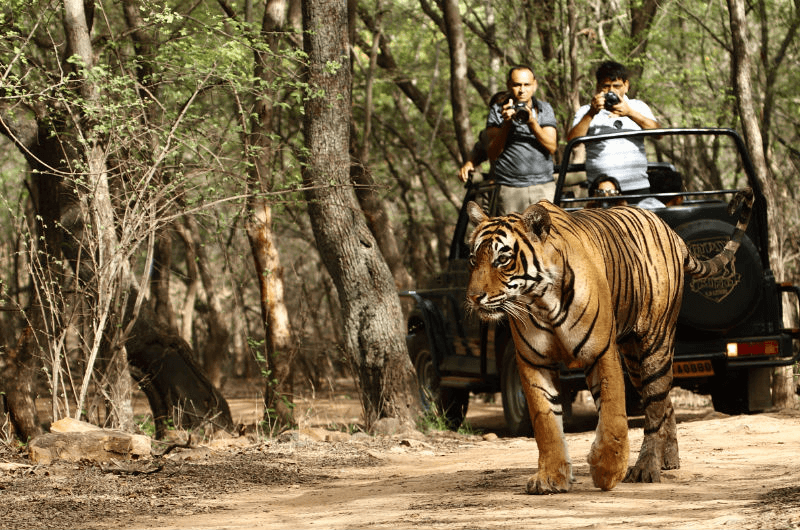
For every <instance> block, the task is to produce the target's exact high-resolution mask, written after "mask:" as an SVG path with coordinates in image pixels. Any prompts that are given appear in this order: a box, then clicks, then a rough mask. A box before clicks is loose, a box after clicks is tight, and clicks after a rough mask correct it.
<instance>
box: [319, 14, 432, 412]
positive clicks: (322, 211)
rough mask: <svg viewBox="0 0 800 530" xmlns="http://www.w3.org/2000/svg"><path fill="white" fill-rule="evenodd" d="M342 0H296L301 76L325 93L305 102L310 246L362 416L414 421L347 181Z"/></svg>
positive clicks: (388, 300)
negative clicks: (336, 316) (329, 291)
mask: <svg viewBox="0 0 800 530" xmlns="http://www.w3.org/2000/svg"><path fill="white" fill-rule="evenodd" d="M345 28H347V9H346V2H345V0H306V1H304V2H303V31H304V35H305V37H304V41H303V43H304V44H303V47H304V49H305V51H306V53H307V54H308V57H309V67H308V72H307V81H308V83H309V84H310V85H311V86H312V87H314V88H315V89H321V90H323V91H324V93H325V97H324V98H315V99H311V100H309V101H308V102H307V103H306V113H305V118H304V121H303V132H304V135H305V145H306V147H307V149H308V156H307V159H306V160H304V164H303V181H304V183H305V185H306V187H307V191H306V197H307V198H308V201H309V202H308V212H309V216H310V217H311V224H312V227H313V229H314V237H315V239H316V243H317V249H318V250H319V253H320V256H321V257H322V259H323V261H324V263H325V266H326V268H327V270H328V272H329V273H330V275H331V277H332V278H333V281H334V283H335V285H336V289H337V292H338V294H339V303H340V305H341V306H342V314H343V318H344V336H345V348H346V353H347V355H348V358H349V360H350V362H351V364H352V366H353V368H354V370H355V372H356V374H357V376H358V381H359V383H360V386H361V401H362V406H363V408H364V416H365V418H364V419H365V422H366V424H367V426H368V427H370V426H371V425H372V424H373V423H374V422H375V421H376V420H377V419H379V418H381V417H396V418H398V419H400V420H401V421H402V422H405V423H409V424H413V421H414V420H415V419H416V417H417V415H418V413H419V411H420V410H421V409H420V403H419V400H418V392H417V388H416V379H415V377H414V371H413V367H412V366H411V361H410V359H409V358H408V351H407V348H406V345H405V330H404V329H403V325H402V314H401V311H400V301H399V298H398V296H397V293H396V291H395V287H394V282H393V281H392V276H391V274H390V272H389V268H388V267H387V265H386V262H385V261H384V260H383V256H381V254H380V252H379V250H378V247H377V244H376V242H375V239H374V238H373V237H372V234H371V233H370V231H369V229H368V228H367V226H366V223H365V222H364V218H363V216H362V215H361V213H360V210H359V209H358V208H357V207H356V201H355V198H354V197H353V187H352V185H351V184H350V179H349V174H350V157H349V156H348V152H349V151H348V133H349V127H348V124H349V123H350V65H349V53H348V42H347V33H346V32H345Z"/></svg>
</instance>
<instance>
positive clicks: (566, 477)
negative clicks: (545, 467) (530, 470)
mask: <svg viewBox="0 0 800 530" xmlns="http://www.w3.org/2000/svg"><path fill="white" fill-rule="evenodd" d="M570 475H571V472H567V473H563V472H556V473H546V472H543V471H539V472H538V473H536V474H535V475H533V476H532V477H531V478H530V479H529V480H528V487H527V491H528V494H529V495H552V494H553V493H567V492H568V491H569V489H570V487H571V486H572V482H571V481H570Z"/></svg>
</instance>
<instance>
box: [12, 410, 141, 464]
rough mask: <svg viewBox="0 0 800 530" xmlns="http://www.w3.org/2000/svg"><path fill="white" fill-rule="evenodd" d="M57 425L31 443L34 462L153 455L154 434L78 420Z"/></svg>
mask: <svg viewBox="0 0 800 530" xmlns="http://www.w3.org/2000/svg"><path fill="white" fill-rule="evenodd" d="M53 426H56V432H49V433H45V434H42V435H39V436H37V437H35V438H34V439H33V440H31V441H30V443H29V444H28V453H29V455H30V459H31V462H33V463H34V464H51V463H52V462H54V461H56V460H65V461H67V462H79V461H81V460H89V461H91V462H101V463H102V462H111V461H112V460H126V459H136V458H143V457H149V456H150V455H151V448H150V438H148V437H147V436H144V435H141V434H129V433H125V432H121V431H113V430H109V429H101V428H99V427H96V426H93V425H90V424H87V423H85V422H80V421H77V420H68V421H64V420H59V421H57V422H54V423H53V424H52V425H51V429H52V427H53ZM59 429H62V431H59ZM63 429H66V430H63Z"/></svg>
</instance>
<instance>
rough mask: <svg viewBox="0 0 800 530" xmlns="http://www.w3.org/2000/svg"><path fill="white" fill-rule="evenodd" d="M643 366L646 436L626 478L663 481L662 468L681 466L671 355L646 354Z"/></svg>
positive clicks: (638, 480) (643, 357) (642, 389)
mask: <svg viewBox="0 0 800 530" xmlns="http://www.w3.org/2000/svg"><path fill="white" fill-rule="evenodd" d="M627 354H628V352H626V360H627V358H628V356H627ZM629 368H630V364H629ZM640 369H641V372H640V376H641V379H640V381H641V385H642V388H641V394H642V403H643V406H644V440H643V441H642V448H641V450H640V451H639V458H637V460H636V463H635V464H634V465H633V467H631V468H630V469H629V470H628V473H627V474H626V476H625V480H624V482H661V470H662V469H677V468H678V467H680V458H679V456H678V438H677V426H676V424H675V410H674V409H673V407H672V401H671V400H670V397H669V391H670V389H671V387H672V356H671V355H659V354H657V353H651V354H650V355H647V354H644V355H643V356H642V363H641V367H640Z"/></svg>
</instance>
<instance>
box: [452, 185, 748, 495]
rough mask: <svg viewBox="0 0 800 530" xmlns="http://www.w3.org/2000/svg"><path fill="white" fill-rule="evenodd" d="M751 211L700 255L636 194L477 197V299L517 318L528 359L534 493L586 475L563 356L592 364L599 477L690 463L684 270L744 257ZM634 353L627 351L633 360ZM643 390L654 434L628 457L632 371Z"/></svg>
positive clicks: (713, 268) (652, 476)
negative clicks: (575, 464) (678, 339)
mask: <svg viewBox="0 0 800 530" xmlns="http://www.w3.org/2000/svg"><path fill="white" fill-rule="evenodd" d="M753 202H754V199H753V191H752V189H750V188H745V189H743V190H740V191H739V192H737V193H736V194H735V195H734V197H733V199H732V200H731V202H730V204H729V205H728V212H729V214H730V215H734V213H735V211H736V209H737V208H739V206H741V208H742V209H741V212H740V215H739V218H738V220H737V224H736V227H735V228H734V230H733V233H732V235H731V238H730V240H729V241H727V242H726V245H725V247H724V248H723V249H722V250H721V251H720V252H719V254H717V255H716V256H714V257H712V258H710V259H707V260H700V259H699V258H696V257H695V256H693V255H692V254H691V252H690V251H689V249H688V247H687V245H686V243H685V242H684V241H683V239H682V238H681V237H680V236H679V235H678V234H677V233H676V232H675V231H673V230H672V229H671V228H670V227H669V226H668V225H667V224H666V223H665V222H664V221H663V220H662V219H660V218H659V217H658V216H656V215H655V214H654V213H652V212H651V211H648V210H645V209H642V208H637V207H633V206H617V207H613V208H609V209H583V210H576V211H573V212H567V211H565V210H563V209H561V208H559V207H558V206H556V205H554V204H552V203H551V202H549V201H547V200H542V201H539V202H538V203H536V204H533V205H531V206H529V207H528V208H527V209H526V210H525V211H524V212H523V213H521V214H520V213H512V214H508V215H505V216H500V217H492V218H490V217H488V216H487V215H486V214H485V213H484V212H483V210H482V209H481V207H480V206H479V205H478V204H476V203H474V202H470V203H469V204H468V205H467V212H468V215H469V218H470V220H471V221H472V222H473V223H474V224H475V225H477V226H476V227H475V229H474V230H473V232H472V234H471V235H470V240H469V247H470V258H469V282H468V285H467V291H466V305H467V309H468V310H470V311H473V312H475V313H477V315H478V316H479V317H480V319H482V320H484V321H499V320H501V319H504V318H508V321H509V324H510V325H509V327H510V328H511V333H512V337H513V340H514V345H515V347H516V351H517V355H516V361H517V367H518V369H519V375H520V379H521V381H522V386H523V390H524V393H525V398H526V400H527V402H528V410H529V413H530V416H531V421H532V423H533V428H534V437H535V439H536V443H537V446H538V449H539V459H538V469H537V472H536V473H535V474H534V475H533V476H531V477H530V479H529V480H528V483H527V488H526V489H527V492H528V493H529V494H551V493H564V492H567V491H569V490H570V488H571V484H572V482H573V481H574V477H573V472H572V462H571V460H570V458H569V454H568V451H567V444H566V439H565V437H564V432H563V425H562V416H561V414H562V409H561V401H560V399H559V391H558V374H559V364H560V363H564V364H565V365H568V366H569V365H573V366H580V367H581V368H582V369H583V371H584V374H585V377H586V383H587V387H588V388H589V390H590V392H591V393H592V396H593V397H594V401H595V405H596V408H597V411H598V423H597V428H596V431H595V439H594V441H593V443H592V447H591V449H590V451H589V455H588V457H587V460H588V463H589V467H590V474H591V477H592V482H593V484H594V486H595V487H598V488H600V489H601V490H604V491H607V490H611V489H613V488H614V487H615V486H616V485H617V484H618V483H619V482H620V481H621V480H623V481H625V482H660V481H661V470H665V469H677V468H679V467H680V458H679V454H678V440H677V428H676V424H675V412H674V409H673V407H672V402H671V401H670V398H669V391H670V388H671V386H672V360H673V353H674V346H675V328H676V323H677V319H678V313H679V311H680V308H681V301H682V294H683V286H684V273H688V274H689V275H691V276H694V277H706V276H713V275H715V274H717V273H719V272H720V271H722V270H723V269H724V267H726V266H728V265H730V264H732V263H733V262H734V259H735V253H736V251H737V249H738V248H739V245H740V243H741V240H742V237H743V234H744V231H745V230H746V228H747V225H748V223H749V220H750V215H751V213H752V209H753ZM621 359H622V360H621ZM623 360H624V363H625V367H626V369H627V372H628V375H629V377H630V380H631V383H632V384H633V386H634V387H635V388H636V390H637V391H638V392H639V394H640V395H641V397H642V405H643V408H644V415H645V418H644V439H643V441H642V446H641V450H640V452H639V457H638V459H637V460H636V463H635V464H634V465H633V466H631V467H630V468H628V457H629V445H628V420H627V414H626V410H625V380H624V378H625V374H624V372H623V370H622V362H623Z"/></svg>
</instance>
